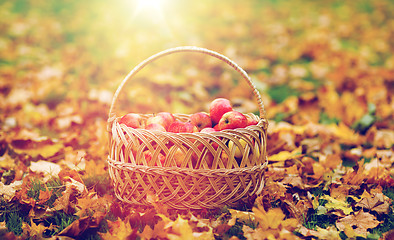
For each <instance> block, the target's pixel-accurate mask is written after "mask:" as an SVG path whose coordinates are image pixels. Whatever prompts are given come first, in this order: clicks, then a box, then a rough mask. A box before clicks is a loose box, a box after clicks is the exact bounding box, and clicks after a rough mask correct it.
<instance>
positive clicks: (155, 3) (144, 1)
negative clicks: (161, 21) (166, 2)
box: [137, 0, 163, 11]
mask: <svg viewBox="0 0 394 240" xmlns="http://www.w3.org/2000/svg"><path fill="white" fill-rule="evenodd" d="M162 3H163V0H137V10H138V11H141V10H153V9H155V11H157V10H160V8H161V5H162Z"/></svg>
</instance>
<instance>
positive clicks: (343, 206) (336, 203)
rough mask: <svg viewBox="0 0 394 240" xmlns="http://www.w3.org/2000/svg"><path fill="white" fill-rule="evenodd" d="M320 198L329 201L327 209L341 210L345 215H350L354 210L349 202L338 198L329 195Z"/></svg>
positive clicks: (326, 205)
mask: <svg viewBox="0 0 394 240" xmlns="http://www.w3.org/2000/svg"><path fill="white" fill-rule="evenodd" d="M320 199H324V200H327V201H328V203H326V204H325V205H324V206H325V207H326V208H327V210H341V211H342V212H343V213H344V214H345V215H349V214H350V213H351V212H353V209H352V207H351V206H349V204H348V203H346V202H344V201H340V200H337V199H335V198H333V197H331V196H329V195H323V196H321V197H320Z"/></svg>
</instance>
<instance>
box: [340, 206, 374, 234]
mask: <svg viewBox="0 0 394 240" xmlns="http://www.w3.org/2000/svg"><path fill="white" fill-rule="evenodd" d="M379 224H380V222H379V221H378V220H376V217H375V216H374V215H372V214H370V213H365V212H363V211H362V210H361V211H359V212H358V213H356V214H354V215H349V216H346V217H344V218H341V219H339V220H338V221H337V223H336V226H337V228H338V229H339V230H341V231H344V230H345V229H346V228H348V227H351V228H353V229H354V231H355V233H357V234H360V235H362V236H367V234H368V229H369V228H375V227H376V226H378V225H379Z"/></svg>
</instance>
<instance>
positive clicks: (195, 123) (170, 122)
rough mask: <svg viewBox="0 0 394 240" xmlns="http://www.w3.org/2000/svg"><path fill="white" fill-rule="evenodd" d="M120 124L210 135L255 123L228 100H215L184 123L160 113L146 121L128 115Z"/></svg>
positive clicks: (136, 115) (169, 114)
mask: <svg viewBox="0 0 394 240" xmlns="http://www.w3.org/2000/svg"><path fill="white" fill-rule="evenodd" d="M122 123H123V124H125V125H126V126H128V127H131V128H144V129H147V130H156V131H166V132H173V133H195V132H205V133H211V132H216V131H221V130H225V129H236V128H244V127H247V126H250V125H256V124H257V121H256V120H255V119H253V118H251V117H250V116H248V115H245V114H243V113H241V112H238V111H235V110H234V109H233V106H232V104H231V102H230V100H228V99H226V98H216V99H214V100H213V101H212V102H211V103H210V105H209V113H206V112H197V113H194V114H192V115H190V118H189V120H188V121H185V122H183V121H180V120H176V119H175V117H174V115H173V114H172V113H169V112H160V113H157V114H156V115H154V116H152V117H149V118H148V119H145V118H143V117H142V116H140V115H139V114H136V113H128V114H126V115H124V116H123V117H122V118H121V119H120V120H119V124H122Z"/></svg>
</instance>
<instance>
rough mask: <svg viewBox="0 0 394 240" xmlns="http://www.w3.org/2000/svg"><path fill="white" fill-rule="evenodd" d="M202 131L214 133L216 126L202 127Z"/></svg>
mask: <svg viewBox="0 0 394 240" xmlns="http://www.w3.org/2000/svg"><path fill="white" fill-rule="evenodd" d="M200 132H203V133H212V132H216V129H215V128H212V127H206V128H203V129H201V131H200Z"/></svg>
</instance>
